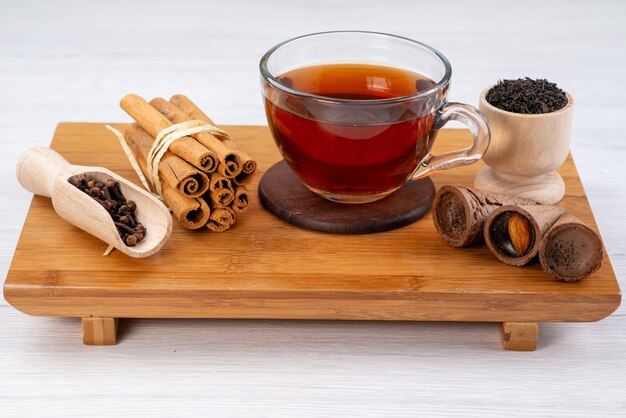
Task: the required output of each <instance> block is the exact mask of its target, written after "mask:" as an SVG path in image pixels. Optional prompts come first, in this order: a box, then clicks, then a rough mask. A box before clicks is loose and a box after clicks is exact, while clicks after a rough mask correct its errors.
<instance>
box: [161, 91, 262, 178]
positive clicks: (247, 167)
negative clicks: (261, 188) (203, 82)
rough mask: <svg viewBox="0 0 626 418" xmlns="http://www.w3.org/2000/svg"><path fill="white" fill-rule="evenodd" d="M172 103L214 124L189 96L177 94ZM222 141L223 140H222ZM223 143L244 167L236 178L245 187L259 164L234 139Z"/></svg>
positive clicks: (195, 117) (190, 114)
mask: <svg viewBox="0 0 626 418" xmlns="http://www.w3.org/2000/svg"><path fill="white" fill-rule="evenodd" d="M170 103H172V104H173V105H175V106H177V107H178V108H180V109H181V110H182V111H183V112H185V113H187V115H189V116H190V117H191V118H192V119H198V120H202V121H204V122H207V123H210V124H214V123H213V121H212V120H211V118H209V117H208V116H207V115H206V114H205V113H204V112H203V111H202V110H201V109H200V108H199V107H198V106H196V105H195V104H194V103H193V102H192V101H191V100H190V99H189V98H188V97H187V96H185V95H182V94H177V95H175V96H172V97H171V98H170ZM220 139H221V138H220ZM222 143H223V144H224V145H226V146H228V147H229V148H230V149H231V150H233V152H234V153H236V154H237V155H238V156H239V158H240V159H241V161H243V166H242V170H241V173H240V174H238V175H237V176H236V177H235V178H234V182H235V183H236V184H241V185H245V184H248V183H249V182H250V180H251V177H252V174H253V173H254V172H255V171H256V167H257V163H256V161H255V160H254V159H252V158H251V157H250V156H249V155H248V154H247V153H246V152H245V151H244V150H242V149H241V148H240V147H239V145H237V143H236V142H235V141H233V140H232V139H222Z"/></svg>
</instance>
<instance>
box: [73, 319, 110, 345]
mask: <svg viewBox="0 0 626 418" xmlns="http://www.w3.org/2000/svg"><path fill="white" fill-rule="evenodd" d="M117 323H118V320H117V318H83V320H82V325H83V344H85V345H115V343H116V342H117Z"/></svg>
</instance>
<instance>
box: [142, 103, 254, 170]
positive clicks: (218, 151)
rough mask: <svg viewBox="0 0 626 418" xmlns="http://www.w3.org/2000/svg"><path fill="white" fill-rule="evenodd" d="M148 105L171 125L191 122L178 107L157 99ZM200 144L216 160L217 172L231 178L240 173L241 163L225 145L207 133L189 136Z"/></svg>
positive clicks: (190, 118) (189, 117)
mask: <svg viewBox="0 0 626 418" xmlns="http://www.w3.org/2000/svg"><path fill="white" fill-rule="evenodd" d="M150 104H151V105H152V106H153V107H154V108H155V109H156V110H158V111H159V112H160V113H161V114H162V115H163V116H165V117H166V118H167V119H168V120H169V121H170V122H172V123H181V122H187V121H190V120H193V118H192V117H191V116H189V115H188V114H187V113H185V112H183V111H182V110H181V109H180V108H178V106H176V105H173V104H172V103H169V102H168V101H167V100H165V99H163V98H160V97H157V98H155V99H152V100H151V101H150ZM191 136H192V137H193V138H195V139H196V140H197V141H198V142H199V143H200V144H202V145H203V146H204V147H206V148H207V149H209V150H211V151H212V152H213V153H214V154H215V155H216V156H217V158H218V161H219V163H218V166H217V171H218V172H219V173H220V174H222V175H223V176H225V177H228V178H233V177H235V176H236V175H237V174H239V173H241V170H242V168H243V167H242V163H241V159H240V158H239V156H238V155H237V154H235V153H234V152H232V151H231V150H230V149H229V148H228V147H227V146H226V145H224V144H223V143H222V141H220V140H219V139H217V138H216V137H215V136H213V135H211V134H210V133H208V132H199V133H197V134H194V135H191Z"/></svg>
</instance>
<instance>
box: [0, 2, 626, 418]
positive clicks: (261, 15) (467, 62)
mask: <svg viewBox="0 0 626 418" xmlns="http://www.w3.org/2000/svg"><path fill="white" fill-rule="evenodd" d="M625 5H626V3H624V2H619V1H617V0H616V1H613V2H610V1H601V0H595V1H593V2H583V1H550V2H548V1H525V2H510V1H509V2H503V1H490V2H486V1H481V2H473V1H465V0H458V1H457V0H455V1H451V0H448V1H445V2H444V1H434V0H430V1H416V0H408V1H390V0H388V1H380V0H379V1H372V2H367V1H344V2H340V1H330V0H328V1H303V0H285V1H270V0H265V1H256V2H252V1H251V2H242V1H234V0H230V1H224V2H210V1H204V2H200V1H197V2H184V1H135V2H132V1H118V0H108V1H101V2H96V1H78V0H76V1H68V0H61V1H59V0H57V1H54V2H52V1H50V2H47V1H41V2H34V1H24V0H22V1H15V0H0V141H1V142H0V143H1V147H2V149H1V152H0V192H1V194H2V205H0V240H1V243H2V245H1V246H0V272H1V274H0V276H2V277H4V276H5V274H6V271H7V269H8V266H9V263H10V260H11V257H12V254H13V250H14V248H15V244H16V242H17V237H18V234H19V231H20V228H21V226H22V223H23V221H24V217H25V214H26V211H27V208H28V204H29V202H30V199H31V196H30V195H29V194H28V193H27V192H25V191H24V190H22V189H21V188H20V187H19V185H18V184H17V182H16V180H15V174H14V169H15V163H16V161H17V159H18V157H19V155H20V154H21V153H22V152H23V151H24V150H25V149H27V148H28V147H31V146H34V145H47V144H48V143H49V141H50V139H51V137H52V134H53V131H54V127H55V125H56V123H57V122H59V121H115V122H123V121H128V120H129V119H128V117H127V116H126V115H125V114H124V113H123V112H122V111H121V110H120V109H119V108H118V106H117V103H118V101H119V99H120V98H121V97H122V96H123V95H124V94H126V93H129V92H135V93H138V94H141V95H144V96H146V97H154V96H169V95H171V94H174V93H178V92H181V93H186V94H189V95H190V96H192V97H193V98H194V99H197V100H198V102H199V104H200V105H201V107H202V108H203V109H205V110H206V112H207V113H208V114H210V115H212V116H213V117H214V119H215V120H216V122H218V123H222V124H265V119H264V115H263V110H262V106H261V99H260V92H259V82H258V72H257V63H258V60H259V58H260V57H261V55H262V54H263V53H264V52H265V51H266V50H267V49H269V48H270V47H271V46H273V45H274V44H276V43H277V42H279V41H282V40H285V39H287V38H290V37H292V36H296V35H300V34H304V33H309V32H316V31H322V30H334V29H364V30H375V31H383V32H391V33H395V34H399V35H404V36H408V37H410V38H414V39H418V40H421V41H423V42H426V43H428V44H431V45H433V46H435V47H436V48H438V49H439V50H441V51H442V52H443V53H444V54H445V55H447V57H448V58H449V59H450V61H451V62H452V65H453V77H452V78H453V83H452V90H451V93H450V99H451V100H455V101H462V102H467V103H470V104H474V105H476V103H477V97H478V94H479V92H480V91H481V90H482V88H483V87H484V86H486V85H488V84H490V83H493V82H494V81H496V80H498V79H500V78H511V77H522V76H530V77H542V78H543V77H545V78H548V79H549V80H553V81H556V82H558V84H559V85H560V86H561V87H563V88H564V89H566V90H568V91H570V92H571V93H572V94H573V96H574V98H575V100H576V111H575V117H574V133H573V142H572V152H573V154H574V157H575V160H576V163H577V166H578V169H579V171H580V175H581V177H582V180H583V184H584V186H585V189H586V191H587V194H588V195H589V198H590V201H591V205H592V208H593V211H594V214H595V216H596V219H597V220H598V224H599V226H600V230H601V232H602V236H603V238H604V241H605V244H606V248H607V251H608V253H609V256H610V258H611V262H612V263H613V266H614V268H615V271H616V273H617V275H618V278H619V280H620V283H621V285H622V288H623V287H624V286H625V285H626V239H625V237H626V210H625V208H626V168H625V167H626V162H625V161H624V160H625V159H626V135H625V134H624V117H625V115H626V106H625V105H624V101H625V100H626V99H625V95H626V88H625V87H626V82H625V81H624V79H625V77H626V47H625V38H626V24H625V19H626V18H625V17H624V16H626V6H625ZM51 216H52V215H51ZM50 245H54V243H50ZM625 318H626V314H625V310H624V308H620V309H619V310H618V311H617V312H616V313H615V314H613V315H612V316H611V317H609V318H607V319H605V320H603V321H601V322H598V323H589V324H543V325H542V326H541V327H540V342H539V349H538V350H537V351H536V352H532V353H516V352H505V351H502V350H501V348H500V343H499V337H498V331H497V327H496V326H495V325H493V324H434V323H376V322H361V323H350V322H322V321H320V322H289V321H222V320H220V321H209V320H176V321H175V320H133V321H126V322H125V325H124V326H123V328H122V330H121V335H120V340H121V342H120V344H118V345H117V346H114V347H85V346H83V345H82V344H81V334H80V321H79V320H77V319H61V318H43V317H29V316H26V315H23V314H21V313H19V312H17V311H16V310H15V309H14V308H12V307H10V306H9V305H8V304H7V303H6V302H5V301H4V300H0V416H2V417H14V416H36V417H43V416H61V417H69V416H86V415H87V414H93V415H111V416H120V417H127V416H146V415H155V416H157V415H158V416H179V415H181V416H182V415H200V416H251V415H258V416H271V417H277V416H285V417H294V416H347V417H348V416H371V417H380V416H416V415H424V416H461V415H466V416H494V417H500V416H513V417H516V416H518V417H529V416H558V417H593V416H595V417H603V418H604V417H609V416H625V415H626V321H625Z"/></svg>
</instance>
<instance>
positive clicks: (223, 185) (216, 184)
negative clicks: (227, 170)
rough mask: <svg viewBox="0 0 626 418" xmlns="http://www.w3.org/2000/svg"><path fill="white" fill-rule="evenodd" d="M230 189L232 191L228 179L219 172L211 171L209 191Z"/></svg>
mask: <svg viewBox="0 0 626 418" xmlns="http://www.w3.org/2000/svg"><path fill="white" fill-rule="evenodd" d="M224 189H226V190H230V191H231V192H232V191H233V184H232V182H231V181H230V179H227V178H226V177H224V176H222V175H221V174H219V173H212V174H211V177H210V179H209V191H212V192H213V191H215V192H217V191H220V190H224Z"/></svg>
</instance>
